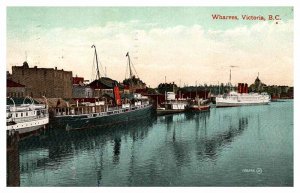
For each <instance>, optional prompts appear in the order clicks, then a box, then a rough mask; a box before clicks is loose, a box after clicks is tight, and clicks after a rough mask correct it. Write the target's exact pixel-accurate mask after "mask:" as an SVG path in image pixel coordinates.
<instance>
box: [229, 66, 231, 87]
mask: <svg viewBox="0 0 300 193" xmlns="http://www.w3.org/2000/svg"><path fill="white" fill-rule="evenodd" d="M229 87H230V91H231V68H230V74H229Z"/></svg>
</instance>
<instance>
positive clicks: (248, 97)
mask: <svg viewBox="0 0 300 193" xmlns="http://www.w3.org/2000/svg"><path fill="white" fill-rule="evenodd" d="M270 100H271V98H270V95H268V94H267V93H261V94H259V93H248V85H247V84H238V92H235V91H231V92H229V93H227V94H224V95H219V96H217V97H216V107H235V106H246V105H265V104H269V103H270Z"/></svg>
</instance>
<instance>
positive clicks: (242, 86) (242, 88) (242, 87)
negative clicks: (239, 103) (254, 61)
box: [241, 83, 244, 93]
mask: <svg viewBox="0 0 300 193" xmlns="http://www.w3.org/2000/svg"><path fill="white" fill-rule="evenodd" d="M241 93H244V83H241Z"/></svg>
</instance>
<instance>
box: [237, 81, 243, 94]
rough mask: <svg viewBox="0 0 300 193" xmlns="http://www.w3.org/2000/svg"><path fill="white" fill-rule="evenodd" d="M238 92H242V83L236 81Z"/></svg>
mask: <svg viewBox="0 0 300 193" xmlns="http://www.w3.org/2000/svg"><path fill="white" fill-rule="evenodd" d="M238 93H242V84H241V83H238Z"/></svg>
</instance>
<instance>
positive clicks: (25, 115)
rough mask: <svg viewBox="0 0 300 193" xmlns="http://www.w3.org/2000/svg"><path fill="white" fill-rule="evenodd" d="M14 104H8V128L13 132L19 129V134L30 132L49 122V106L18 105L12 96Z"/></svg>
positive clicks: (43, 126)
mask: <svg viewBox="0 0 300 193" xmlns="http://www.w3.org/2000/svg"><path fill="white" fill-rule="evenodd" d="M9 99H10V100H11V101H12V102H13V105H7V106H6V130H7V131H8V132H9V133H11V132H15V131H18V132H19V134H25V133H30V132H33V131H36V130H38V129H40V128H45V126H46V124H48V123H49V114H48V107H47V105H44V104H34V101H33V99H31V98H29V99H30V100H31V102H32V104H25V103H24V102H25V99H26V98H25V99H24V101H23V104H21V105H16V104H15V102H14V100H13V99H12V98H9Z"/></svg>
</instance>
